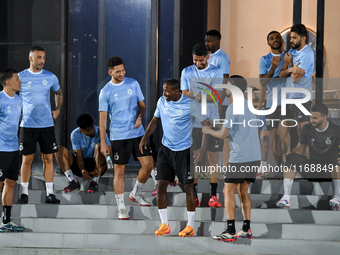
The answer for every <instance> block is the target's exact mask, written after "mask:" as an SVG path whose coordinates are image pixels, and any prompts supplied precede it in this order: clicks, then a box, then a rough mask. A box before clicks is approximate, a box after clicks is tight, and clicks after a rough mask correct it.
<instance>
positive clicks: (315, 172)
mask: <svg viewBox="0 0 340 255" xmlns="http://www.w3.org/2000/svg"><path fill="white" fill-rule="evenodd" d="M337 165H338V163H337V161H336V159H335V160H333V161H330V160H309V159H307V157H303V156H301V155H299V154H296V153H291V154H289V155H288V156H287V160H286V163H285V167H286V169H291V170H294V171H296V172H298V173H300V174H301V176H302V177H303V178H304V179H306V180H309V181H315V182H318V181H332V177H331V173H332V171H340V169H338V167H336V166H337ZM284 170H285V169H284Z"/></svg>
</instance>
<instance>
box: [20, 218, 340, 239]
mask: <svg viewBox="0 0 340 255" xmlns="http://www.w3.org/2000/svg"><path fill="white" fill-rule="evenodd" d="M186 218H187V217H184V218H183V219H182V220H181V221H169V225H170V228H171V235H178V233H179V232H180V231H181V230H182V229H184V228H185V226H186V224H187V220H186ZM16 221H17V222H20V223H22V224H23V225H24V226H25V228H26V229H27V231H28V232H34V233H45V232H48V233H68V234H70V233H78V234H85V233H91V234H131V233H133V234H136V235H153V234H154V233H155V231H156V230H157V229H158V228H159V225H160V224H161V222H160V220H132V219H130V220H124V221H123V220H118V219H116V220H111V219H65V218H64V219H59V218H54V219H51V218H21V219H17V220H16ZM242 224H243V223H242V222H236V223H235V226H236V230H237V231H239V230H240V229H241V228H242ZM226 227H227V223H226V221H195V226H194V230H195V235H196V236H212V235H216V234H220V233H222V232H223V231H224V230H225V229H226ZM251 229H252V232H253V237H254V238H284V239H294V240H299V239H300V240H302V239H306V240H318V241H338V240H339V237H340V234H339V226H330V225H328V226H324V225H316V224H282V223H252V224H251Z"/></svg>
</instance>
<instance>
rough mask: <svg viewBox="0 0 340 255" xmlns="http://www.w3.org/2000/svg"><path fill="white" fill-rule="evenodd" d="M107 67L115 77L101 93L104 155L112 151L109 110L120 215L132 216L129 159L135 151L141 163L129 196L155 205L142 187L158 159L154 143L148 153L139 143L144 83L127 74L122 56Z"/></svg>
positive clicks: (148, 204)
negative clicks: (127, 203)
mask: <svg viewBox="0 0 340 255" xmlns="http://www.w3.org/2000/svg"><path fill="white" fill-rule="evenodd" d="M107 67H108V69H109V71H108V73H109V75H110V76H111V80H110V81H109V82H108V83H107V84H106V85H105V86H104V87H103V88H102V89H101V91H100V94H99V111H100V125H99V127H100V139H101V151H102V153H103V154H104V155H106V154H107V153H109V150H108V146H107V145H106V144H105V142H104V140H105V134H106V125H107V116H108V114H109V117H110V141H111V145H112V153H113V158H112V160H113V163H114V169H115V173H114V180H113V187H114V191H115V196H116V201H117V206H118V218H119V219H121V220H128V219H129V215H128V213H127V211H126V207H125V203H124V185H125V184H124V173H125V166H126V164H127V163H129V160H130V156H131V154H133V156H134V159H135V160H138V161H139V162H140V163H141V168H140V170H139V171H138V175H137V180H136V183H135V186H134V188H133V190H132V191H131V192H130V195H129V199H130V200H131V201H133V202H136V203H138V204H140V205H141V206H151V204H150V203H149V202H148V201H146V200H145V198H144V196H143V194H142V188H143V185H144V183H145V182H146V181H147V180H148V178H149V177H150V173H151V170H152V169H153V168H154V163H153V158H152V151H151V148H150V146H148V148H147V149H145V151H144V154H142V153H140V151H139V143H140V140H141V139H142V136H143V135H144V133H145V131H144V127H143V125H142V118H143V116H144V113H145V103H144V96H143V93H142V90H141V88H140V85H139V83H138V82H137V81H136V80H135V79H132V78H128V77H125V73H126V72H125V67H124V64H123V60H122V59H121V58H120V57H118V56H113V57H110V58H109V59H108V60H107Z"/></svg>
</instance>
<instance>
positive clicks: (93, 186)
mask: <svg viewBox="0 0 340 255" xmlns="http://www.w3.org/2000/svg"><path fill="white" fill-rule="evenodd" d="M96 191H98V183H96V182H95V181H91V182H90V187H89V188H88V189H87V193H94V192H96Z"/></svg>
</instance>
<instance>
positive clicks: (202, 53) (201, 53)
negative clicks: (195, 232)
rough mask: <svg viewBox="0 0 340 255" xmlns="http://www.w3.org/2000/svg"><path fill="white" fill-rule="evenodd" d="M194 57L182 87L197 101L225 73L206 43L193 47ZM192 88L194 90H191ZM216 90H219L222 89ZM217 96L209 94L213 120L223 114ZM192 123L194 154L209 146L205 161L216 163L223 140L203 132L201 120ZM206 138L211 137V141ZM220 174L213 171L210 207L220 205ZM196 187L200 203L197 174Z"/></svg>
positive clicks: (186, 93) (209, 164)
mask: <svg viewBox="0 0 340 255" xmlns="http://www.w3.org/2000/svg"><path fill="white" fill-rule="evenodd" d="M192 57H193V62H194V64H193V65H191V66H188V67H186V68H184V69H183V71H182V75H181V90H182V91H183V94H184V95H186V96H188V97H190V98H192V99H195V100H196V101H197V102H201V97H202V94H201V93H206V92H205V91H209V92H210V93H211V90H210V89H209V88H208V87H207V86H205V85H209V86H210V87H212V88H214V87H215V84H221V83H222V82H223V73H222V70H221V69H220V68H219V67H217V66H214V65H212V64H210V63H209V62H208V60H209V58H210V56H209V55H208V51H207V48H206V46H205V45H204V44H202V43H198V44H196V45H195V46H194V47H193V50H192ZM191 89H192V91H190V90H191ZM201 91H204V92H201ZM217 92H218V93H219V94H220V91H217ZM213 95H214V93H213ZM214 100H217V101H218V98H217V95H214V98H212V97H210V96H207V117H208V118H209V119H210V120H214V119H219V118H220V116H219V114H218V107H217V106H216V105H215V104H214V103H213V101H214ZM193 127H194V128H193V130H192V139H193V144H192V147H191V148H192V150H193V153H194V154H195V153H196V151H198V150H199V149H200V148H201V147H202V148H203V147H204V148H205V146H206V158H207V164H206V165H208V166H216V165H217V164H218V161H219V158H218V157H219V156H218V152H219V151H222V150H223V140H222V139H219V138H215V137H208V136H204V135H202V125H201V123H199V122H198V121H195V123H194V125H193ZM206 138H207V139H209V141H208V140H207V139H206ZM218 177H219V173H218V172H217V171H216V172H215V173H210V182H211V183H210V187H211V197H210V199H209V202H208V204H209V206H210V207H221V203H220V202H219V201H218V198H217V196H216V191H217V184H218ZM194 187H195V194H196V206H199V200H198V198H197V178H195V181H194Z"/></svg>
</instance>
